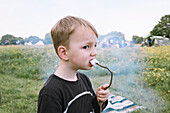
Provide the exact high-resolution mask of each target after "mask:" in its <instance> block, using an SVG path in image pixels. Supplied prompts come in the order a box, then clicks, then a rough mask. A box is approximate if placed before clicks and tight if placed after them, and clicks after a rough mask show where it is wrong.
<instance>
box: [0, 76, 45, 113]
mask: <svg viewBox="0 0 170 113" xmlns="http://www.w3.org/2000/svg"><path fill="white" fill-rule="evenodd" d="M42 85H43V83H42V81H37V80H30V79H25V78H16V77H14V76H12V75H2V74H0V94H1V104H0V113H35V112H36V109H37V99H38V93H39V90H40V88H41V87H42Z"/></svg>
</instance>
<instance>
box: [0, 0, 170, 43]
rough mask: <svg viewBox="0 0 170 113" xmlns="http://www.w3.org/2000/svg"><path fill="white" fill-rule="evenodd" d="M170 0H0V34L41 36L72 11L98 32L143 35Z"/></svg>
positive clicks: (169, 11) (169, 10)
mask: <svg viewBox="0 0 170 113" xmlns="http://www.w3.org/2000/svg"><path fill="white" fill-rule="evenodd" d="M169 6H170V0H0V37H2V36H3V35H6V34H11V35H13V36H15V37H22V38H28V37H29V36H38V37H39V38H41V39H44V38H45V34H46V33H49V32H50V30H51V28H52V27H53V26H54V25H55V24H56V22H57V21H58V20H60V19H61V18H63V17H65V16H68V15H72V16H77V17H81V18H84V19H86V20H88V21H89V22H90V23H92V24H93V25H94V26H95V28H96V29H97V32H98V33H99V34H100V35H105V34H107V33H109V32H112V31H118V32H121V33H123V34H124V35H125V39H126V40H131V39H132V36H133V35H137V36H146V35H148V34H149V32H150V31H151V30H152V29H153V28H154V26H155V25H156V24H158V21H160V19H161V17H163V16H165V15H169V14H170V7H169Z"/></svg>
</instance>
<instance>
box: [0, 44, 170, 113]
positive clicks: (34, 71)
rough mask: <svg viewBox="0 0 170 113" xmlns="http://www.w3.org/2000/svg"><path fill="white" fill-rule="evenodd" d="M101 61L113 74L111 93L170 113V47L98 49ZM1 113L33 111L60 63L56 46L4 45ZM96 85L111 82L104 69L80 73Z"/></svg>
mask: <svg viewBox="0 0 170 113" xmlns="http://www.w3.org/2000/svg"><path fill="white" fill-rule="evenodd" d="M97 51H98V56H97V59H98V60H99V61H100V63H101V64H102V65H105V66H107V67H109V68H110V69H111V70H112V71H113V72H114V79H113V83H112V86H111V88H110V92H111V93H112V94H115V95H121V96H123V97H126V98H127V99H129V100H131V101H133V102H135V103H137V104H138V105H141V106H145V107H146V109H144V110H140V111H138V112H151V113H153V112H155V113H160V112H170V110H169V107H168V104H169V103H170V102H169V101H170V99H169V98H170V96H169V93H170V91H169V84H170V83H169V80H170V79H169V72H170V67H169V64H170V63H169V59H170V48H169V46H163V47H156V48H154V47H153V48H152V47H151V48H139V47H133V48H120V49H114V48H105V49H103V48H97ZM0 53H1V54H0V95H1V104H0V113H22V112H26V113H34V112H36V109H37V98H38V92H39V90H40V88H41V87H42V86H43V83H44V82H45V80H46V79H47V78H48V76H49V75H50V74H52V73H53V72H54V71H55V70H56V69H57V67H58V63H59V59H58V57H57V55H56V54H55V52H54V50H53V47H52V46H50V45H49V46H0ZM81 72H83V73H85V74H87V75H89V77H90V79H91V81H92V84H93V87H94V89H97V87H99V86H100V85H102V84H105V83H109V81H110V73H109V72H108V71H107V70H105V69H102V68H100V67H98V66H97V67H94V68H93V69H92V70H90V71H81Z"/></svg>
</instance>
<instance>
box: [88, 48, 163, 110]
mask: <svg viewBox="0 0 170 113" xmlns="http://www.w3.org/2000/svg"><path fill="white" fill-rule="evenodd" d="M139 52H140V47H132V48H130V47H129V48H128V47H127V48H119V49H117V48H105V49H103V48H100V49H99V50H98V55H99V56H98V58H97V59H98V60H99V61H100V63H101V64H102V65H104V66H107V67H108V68H109V69H110V70H112V71H113V72H114V78H113V82H112V86H111V88H109V90H110V93H112V94H114V95H120V96H123V97H125V98H127V99H129V100H131V101H133V102H135V103H136V104H138V105H141V106H144V107H146V109H145V110H143V112H154V113H157V112H161V111H160V110H161V109H162V108H165V107H166V103H165V101H164V100H163V99H162V98H160V97H159V96H158V94H157V92H156V91H154V90H153V89H152V88H150V87H149V86H148V85H147V83H145V82H144V78H143V74H142V72H143V69H144V68H145V66H146V64H145V62H144V61H142V59H141V57H140V56H139ZM103 58H104V59H103ZM106 71H107V70H103V69H101V68H100V67H94V68H93V69H92V70H91V72H90V77H91V79H92V82H93V86H94V87H95V89H96V88H97V87H98V85H102V84H105V83H109V80H110V75H109V73H108V72H106ZM99 73H101V74H99ZM87 74H88V73H87ZM102 74H103V75H102ZM96 75H100V76H96ZM99 77H100V78H99Z"/></svg>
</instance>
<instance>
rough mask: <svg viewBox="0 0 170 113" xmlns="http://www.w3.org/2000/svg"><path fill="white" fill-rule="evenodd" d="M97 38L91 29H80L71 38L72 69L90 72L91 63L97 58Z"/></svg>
mask: <svg viewBox="0 0 170 113" xmlns="http://www.w3.org/2000/svg"><path fill="white" fill-rule="evenodd" d="M96 46H97V37H96V35H95V34H94V32H93V31H92V30H91V29H90V28H86V27H79V28H78V29H76V31H75V32H74V33H73V34H72V35H71V36H70V42H69V49H68V51H67V53H68V58H69V60H68V62H69V66H71V68H72V69H74V70H78V69H83V70H89V69H91V68H92V65H91V64H90V61H91V60H92V59H94V58H96V55H97V52H96Z"/></svg>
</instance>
